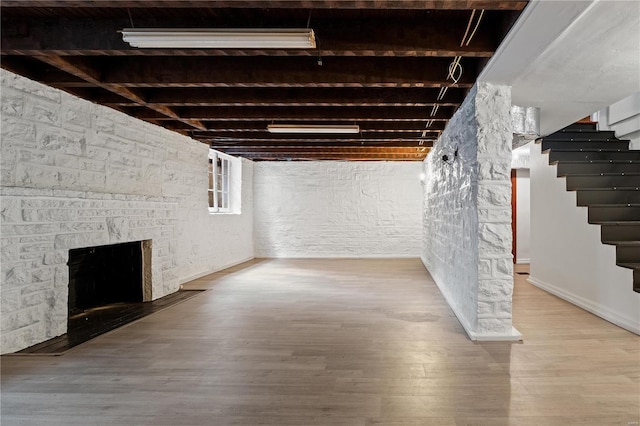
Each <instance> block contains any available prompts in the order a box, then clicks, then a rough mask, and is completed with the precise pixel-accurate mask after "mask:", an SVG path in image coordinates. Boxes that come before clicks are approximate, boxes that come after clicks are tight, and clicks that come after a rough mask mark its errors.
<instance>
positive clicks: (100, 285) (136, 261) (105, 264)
mask: <svg viewBox="0 0 640 426" xmlns="http://www.w3.org/2000/svg"><path fill="white" fill-rule="evenodd" d="M68 266H69V317H70V318H71V317H72V316H74V315H77V314H80V313H83V312H85V311H86V310H89V309H92V308H98V307H102V306H108V305H112V304H114V303H137V302H142V301H143V298H144V290H143V267H144V266H143V242H142V241H136V242H131V243H123V244H112V245H108V246H97V247H85V248H79V249H72V250H69V262H68Z"/></svg>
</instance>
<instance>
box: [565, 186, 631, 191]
mask: <svg viewBox="0 0 640 426" xmlns="http://www.w3.org/2000/svg"><path fill="white" fill-rule="evenodd" d="M567 191H570V192H575V191H640V187H637V186H612V187H588V186H581V187H580V188H571V189H567Z"/></svg>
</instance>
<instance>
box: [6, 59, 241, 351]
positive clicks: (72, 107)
mask: <svg viewBox="0 0 640 426" xmlns="http://www.w3.org/2000/svg"><path fill="white" fill-rule="evenodd" d="M0 79H1V86H2V93H1V96H2V111H1V113H2V115H1V119H2V140H1V142H2V144H1V146H0V154H1V160H0V161H1V163H0V227H1V228H0V243H1V246H2V264H1V266H0V268H1V274H2V275H1V282H0V295H1V298H2V319H1V325H2V339H1V342H2V348H1V350H2V352H3V353H6V352H13V351H16V350H20V349H22V348H25V347H28V346H31V345H34V344H36V343H39V342H42V341H44V340H47V339H49V338H52V337H55V336H57V335H60V334H63V333H65V332H66V325H67V296H68V268H67V266H66V262H67V259H68V251H69V249H72V248H79V247H87V246H96V245H105V244H112V243H119V242H127V241H138V240H148V239H150V240H152V244H153V248H152V281H153V284H152V287H153V288H152V298H153V299H156V298H158V297H162V296H164V295H167V294H169V293H172V292H175V291H176V290H177V289H178V287H179V284H180V283H181V282H183V281H185V280H187V279H188V278H190V277H193V276H198V275H202V274H205V273H208V272H211V271H214V270H217V269H221V268H224V267H225V266H229V265H231V264H235V263H238V262H241V261H243V260H247V259H250V258H252V257H253V235H252V230H253V203H252V189H253V187H252V164H253V163H251V162H250V161H243V163H242V164H243V184H242V188H243V200H242V206H243V213H242V214H240V215H226V216H222V215H210V214H208V206H207V183H208V176H207V164H208V163H207V162H208V147H207V146H206V145H204V144H202V143H199V142H196V141H194V140H192V139H189V138H187V137H184V136H181V135H179V134H177V133H174V132H170V131H168V130H165V129H162V128H160V127H158V126H154V125H152V124H149V123H144V122H142V121H139V120H136V119H134V118H131V117H129V116H127V115H124V114H121V113H119V112H117V111H114V110H112V109H109V108H106V107H103V106H98V105H94V104H92V103H90V102H87V101H85V100H81V99H78V98H76V97H74V96H71V95H69V94H67V93H65V92H62V91H60V90H57V89H53V88H50V87H47V86H43V85H41V84H38V83H36V82H33V81H30V80H28V79H25V78H23V77H19V76H17V75H14V74H12V73H10V72H7V71H4V70H2V71H0Z"/></svg>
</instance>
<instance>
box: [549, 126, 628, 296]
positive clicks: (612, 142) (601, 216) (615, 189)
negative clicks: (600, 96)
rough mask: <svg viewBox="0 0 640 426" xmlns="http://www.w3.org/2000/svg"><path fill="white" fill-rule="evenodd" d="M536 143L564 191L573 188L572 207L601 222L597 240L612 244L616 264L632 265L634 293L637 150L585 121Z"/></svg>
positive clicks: (625, 266)
mask: <svg viewBox="0 0 640 426" xmlns="http://www.w3.org/2000/svg"><path fill="white" fill-rule="evenodd" d="M541 141H542V142H541V143H542V152H548V153H549V164H557V166H558V177H565V178H566V181H567V191H576V192H577V195H578V197H577V198H578V206H586V207H588V208H589V223H592V224H599V225H600V226H601V236H602V237H601V239H602V243H603V244H610V245H614V246H616V264H617V265H618V266H621V267H623V268H629V269H633V291H635V292H638V293H640V151H631V150H629V141H628V140H626V141H624V140H619V139H617V138H616V137H615V135H614V133H613V132H601V131H598V130H596V125H595V124H586V123H576V124H572V125H571V126H569V127H566V128H564V129H562V130H560V131H558V132H556V133H554V134H552V135H549V136H547V137H545V138H543V139H541ZM538 142H540V141H538Z"/></svg>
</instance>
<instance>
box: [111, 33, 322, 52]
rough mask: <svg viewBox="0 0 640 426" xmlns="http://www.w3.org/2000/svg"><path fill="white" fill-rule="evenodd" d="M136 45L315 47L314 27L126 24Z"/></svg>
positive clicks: (127, 38)
mask: <svg viewBox="0 0 640 426" xmlns="http://www.w3.org/2000/svg"><path fill="white" fill-rule="evenodd" d="M120 32H121V33H122V40H124V41H125V42H127V43H129V44H130V45H131V46H132V47H140V48H143V49H144V48H168V49H182V48H195V49H315V47H316V38H315V34H314V32H313V30H312V29H309V28H301V29H299V28H298V29H296V28H294V29H275V28H267V29H243V28H230V29H219V28H216V29H212V28H125V29H123V30H121V31H120Z"/></svg>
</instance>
